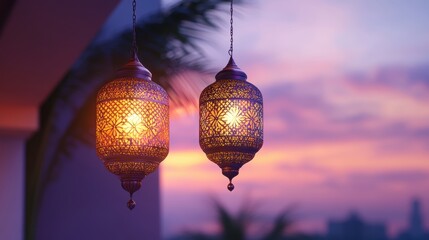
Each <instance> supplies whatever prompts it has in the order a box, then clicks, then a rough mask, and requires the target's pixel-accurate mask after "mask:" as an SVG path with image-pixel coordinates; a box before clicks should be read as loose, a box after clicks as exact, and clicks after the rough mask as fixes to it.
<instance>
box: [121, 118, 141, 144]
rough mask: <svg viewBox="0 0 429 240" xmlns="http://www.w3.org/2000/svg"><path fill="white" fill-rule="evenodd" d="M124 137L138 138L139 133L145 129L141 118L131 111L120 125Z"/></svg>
mask: <svg viewBox="0 0 429 240" xmlns="http://www.w3.org/2000/svg"><path fill="white" fill-rule="evenodd" d="M122 129H123V130H124V132H125V134H126V137H128V138H133V139H134V138H139V137H140V134H142V133H144V132H145V131H147V127H146V126H145V125H144V124H143V122H142V118H141V117H140V116H139V115H137V114H135V113H133V114H131V115H129V116H128V117H127V118H126V121H125V122H124V123H123V125H122Z"/></svg>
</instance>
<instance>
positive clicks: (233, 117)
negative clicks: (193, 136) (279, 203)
mask: <svg viewBox="0 0 429 240" xmlns="http://www.w3.org/2000/svg"><path fill="white" fill-rule="evenodd" d="M246 79H247V76H246V74H245V73H244V72H243V71H242V70H241V69H240V68H238V67H237V65H236V64H235V62H234V60H233V58H232V56H231V58H230V60H229V62H228V64H227V66H226V67H225V68H224V69H223V70H222V71H220V72H219V73H218V74H217V75H216V82H214V83H213V84H211V85H209V86H208V87H207V88H205V89H204V90H203V92H202V93H201V96H200V131H199V136H200V146H201V148H202V150H203V151H204V152H205V153H206V155H207V158H208V159H209V160H211V161H212V162H214V163H216V164H217V165H218V166H219V167H220V168H221V169H222V174H223V175H225V176H226V177H227V178H228V179H229V181H230V182H229V184H228V190H230V191H232V190H233V189H234V185H233V184H232V182H231V181H232V179H233V178H234V177H235V176H237V175H238V172H239V169H240V168H241V167H242V166H243V165H244V164H245V163H247V162H249V161H250V160H252V159H253V157H254V156H255V153H256V152H258V151H259V149H260V148H261V147H262V143H263V109H262V94H261V92H260V91H259V90H258V88H256V87H255V86H254V85H252V84H251V83H249V82H247V81H246Z"/></svg>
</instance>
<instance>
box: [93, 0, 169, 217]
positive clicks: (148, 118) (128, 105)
mask: <svg viewBox="0 0 429 240" xmlns="http://www.w3.org/2000/svg"><path fill="white" fill-rule="evenodd" d="M133 10H134V12H133V16H134V17H133V20H134V22H133V23H134V26H135V1H134V2H133ZM133 44H134V55H133V57H132V58H131V60H130V61H129V62H128V63H127V64H126V65H124V66H123V67H122V68H121V69H119V70H118V71H117V73H116V76H115V78H114V79H113V80H111V81H110V82H108V83H107V84H105V85H104V86H103V87H102V88H101V89H100V90H99V92H98V94H97V103H96V150H97V155H98V156H99V158H100V159H101V160H102V161H103V162H104V165H105V167H106V168H107V169H108V170H109V171H110V172H112V173H113V174H115V175H117V176H119V178H120V180H121V184H122V187H123V188H124V189H125V190H126V191H128V192H129V193H130V200H129V201H128V204H127V205H128V208H129V209H133V208H134V207H135V205H136V203H135V201H134V200H133V199H132V194H133V193H134V192H135V191H137V190H138V189H140V187H141V181H142V179H143V178H144V177H145V176H146V175H148V174H150V173H152V172H153V171H155V170H156V168H157V167H158V165H159V163H160V162H161V161H162V160H164V159H165V158H166V157H167V154H168V151H169V109H168V108H169V107H168V95H167V92H166V91H165V90H164V89H163V88H162V87H161V86H159V85H158V84H156V83H155V82H153V81H151V77H152V74H151V73H150V72H149V70H147V69H146V68H145V67H144V66H143V65H142V64H141V63H140V61H139V60H138V57H137V54H136V44H135V27H134V42H133Z"/></svg>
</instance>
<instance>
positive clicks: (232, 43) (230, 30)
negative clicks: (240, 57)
mask: <svg viewBox="0 0 429 240" xmlns="http://www.w3.org/2000/svg"><path fill="white" fill-rule="evenodd" d="M230 13H231V18H230V20H229V23H230V28H229V33H230V36H231V38H230V46H229V50H228V54H229V56H230V57H231V58H232V55H233V52H234V19H233V14H234V0H231V6H230Z"/></svg>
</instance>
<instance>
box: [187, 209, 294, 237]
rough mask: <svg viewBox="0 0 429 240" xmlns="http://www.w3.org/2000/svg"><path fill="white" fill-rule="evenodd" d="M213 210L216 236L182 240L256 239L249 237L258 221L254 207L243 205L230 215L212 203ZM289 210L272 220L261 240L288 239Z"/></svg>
mask: <svg viewBox="0 0 429 240" xmlns="http://www.w3.org/2000/svg"><path fill="white" fill-rule="evenodd" d="M214 206H215V210H216V213H217V216H218V222H217V223H218V225H219V227H220V232H219V233H218V234H216V235H213V234H205V233H202V232H190V233H186V234H185V235H184V236H183V237H182V238H179V239H183V240H185V239H187V240H213V239H217V240H246V239H257V238H255V237H249V235H250V233H249V228H250V226H251V225H252V224H253V223H254V222H255V221H256V220H260V219H258V218H257V217H256V216H255V212H254V209H255V208H254V206H250V205H249V203H248V202H247V205H246V204H244V205H243V206H242V208H241V209H240V210H239V211H238V213H237V214H232V213H231V212H230V211H229V210H228V209H227V208H226V207H225V206H224V205H222V204H221V203H220V202H219V201H214ZM291 223H292V221H291V220H290V210H286V211H282V212H280V213H279V214H278V215H277V217H276V218H275V219H274V222H273V223H272V224H270V225H271V229H270V230H269V231H267V232H266V233H265V234H264V235H263V236H262V237H261V238H260V239H261V240H281V239H288V238H287V237H286V236H285V235H284V234H285V231H286V230H287V229H288V228H289V227H290V226H291Z"/></svg>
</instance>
